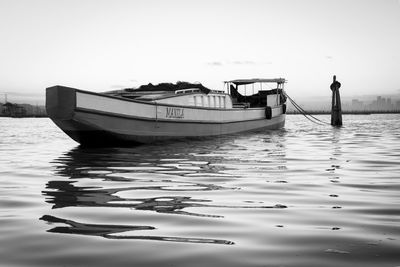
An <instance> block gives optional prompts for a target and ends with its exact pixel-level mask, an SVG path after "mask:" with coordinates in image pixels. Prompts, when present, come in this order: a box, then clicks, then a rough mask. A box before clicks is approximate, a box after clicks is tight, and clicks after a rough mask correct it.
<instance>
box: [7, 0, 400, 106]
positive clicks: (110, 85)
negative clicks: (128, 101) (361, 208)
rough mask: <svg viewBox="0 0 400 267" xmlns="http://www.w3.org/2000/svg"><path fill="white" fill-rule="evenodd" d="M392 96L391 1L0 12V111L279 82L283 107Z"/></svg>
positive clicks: (118, 3) (394, 40) (55, 4)
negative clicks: (69, 93)
mask: <svg viewBox="0 0 400 267" xmlns="http://www.w3.org/2000/svg"><path fill="white" fill-rule="evenodd" d="M333 75H337V79H338V80H339V81H340V82H341V84H342V87H341V89H340V90H341V94H342V96H343V95H344V96H346V95H347V96H351V95H355V96H357V95H376V94H383V95H384V94H399V95H400V0H143V1H139V0H137V1H136V0H0V102H3V99H4V94H5V93H7V95H8V100H9V101H11V102H12V101H13V100H14V101H18V100H20V99H22V98H24V99H25V100H26V101H30V102H36V103H39V104H42V103H44V94H45V88H46V87H50V86H53V85H65V86H71V87H75V88H79V89H84V90H90V91H94V92H102V91H107V90H114V89H120V88H126V87H137V86H139V85H141V84H147V83H149V82H151V83H153V84H157V83H160V82H176V81H189V82H201V83H202V84H204V85H205V86H208V87H210V88H213V89H218V90H221V89H223V81H225V80H231V79H239V78H277V77H283V78H286V79H287V80H288V83H287V84H286V90H287V92H288V94H289V95H291V96H293V97H309V96H310V97H311V96H329V95H330V93H331V92H330V89H329V86H330V84H331V82H332V76H333Z"/></svg>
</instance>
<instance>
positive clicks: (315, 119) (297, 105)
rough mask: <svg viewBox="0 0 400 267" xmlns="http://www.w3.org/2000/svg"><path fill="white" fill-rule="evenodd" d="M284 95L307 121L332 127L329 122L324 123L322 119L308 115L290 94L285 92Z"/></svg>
mask: <svg viewBox="0 0 400 267" xmlns="http://www.w3.org/2000/svg"><path fill="white" fill-rule="evenodd" d="M283 93H284V94H285V96H286V97H287V98H288V99H289V101H290V102H291V103H292V105H293V106H294V107H295V108H296V109H297V110H298V111H299V112H300V113H301V114H302V115H303V116H304V117H306V119H308V120H309V121H311V122H314V123H316V124H320V125H323V124H329V125H330V123H327V122H325V121H322V120H320V119H318V118H316V117H314V116H313V115H311V114H307V112H306V111H305V110H304V109H303V108H302V107H300V105H299V104H297V103H296V102H295V101H294V100H293V99H292V98H291V97H290V96H288V94H286V92H283ZM308 116H309V117H311V118H312V119H311V118H309V117H308ZM313 119H314V120H313Z"/></svg>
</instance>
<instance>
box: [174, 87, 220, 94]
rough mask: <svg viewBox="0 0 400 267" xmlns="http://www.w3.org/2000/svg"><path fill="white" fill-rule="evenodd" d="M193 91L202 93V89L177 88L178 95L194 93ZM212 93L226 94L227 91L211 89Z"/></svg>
mask: <svg viewBox="0 0 400 267" xmlns="http://www.w3.org/2000/svg"><path fill="white" fill-rule="evenodd" d="M192 93H201V90H200V89H195V88H192V89H181V90H176V91H175V94H177V95H179V94H192ZM210 93H213V94H225V92H224V91H221V90H211V91H210Z"/></svg>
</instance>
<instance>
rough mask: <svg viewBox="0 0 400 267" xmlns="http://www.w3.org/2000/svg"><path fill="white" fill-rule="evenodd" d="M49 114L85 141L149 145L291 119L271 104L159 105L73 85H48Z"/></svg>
mask: <svg viewBox="0 0 400 267" xmlns="http://www.w3.org/2000/svg"><path fill="white" fill-rule="evenodd" d="M46 109H47V113H48V115H49V117H50V118H51V119H52V120H53V121H54V123H55V124H56V125H57V126H58V127H59V128H61V129H62V130H63V131H64V132H65V133H66V134H67V135H69V136H70V137H71V138H72V139H74V140H75V141H77V142H78V143H80V144H82V145H91V146H108V145H114V144H143V143H152V142H156V141H164V140H171V139H182V138H197V137H207V136H218V135H225V134H232V133H238V132H246V131H254V130H262V129H278V128H281V127H283V126H284V124H285V114H284V113H283V108H282V107H279V108H276V109H275V110H274V111H273V114H274V116H273V117H272V118H271V119H266V118H265V108H256V109H215V108H214V109H211V108H199V107H187V106H171V105H159V104H157V103H151V102H150V103H149V102H147V103H145V102H141V101H135V100H127V99H122V98H118V97H110V96H107V95H103V94H96V93H90V92H86V91H81V90H77V89H73V88H68V87H63V86H55V87H50V88H47V90H46Z"/></svg>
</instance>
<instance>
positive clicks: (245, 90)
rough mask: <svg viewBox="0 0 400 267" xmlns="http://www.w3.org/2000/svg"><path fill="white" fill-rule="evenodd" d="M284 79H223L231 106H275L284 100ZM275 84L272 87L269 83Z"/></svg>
mask: <svg viewBox="0 0 400 267" xmlns="http://www.w3.org/2000/svg"><path fill="white" fill-rule="evenodd" d="M285 82H286V80H285V79H283V78H278V79H238V80H231V81H225V82H224V84H225V87H226V88H227V90H228V93H229V94H230V95H231V97H232V102H233V107H238V108H239V107H245V108H257V107H266V106H268V107H272V108H274V107H277V106H280V105H283V104H284V103H285V102H286V97H285V95H284V84H285ZM271 83H274V84H276V87H275V88H272V87H271V86H270V85H269V84H271Z"/></svg>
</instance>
